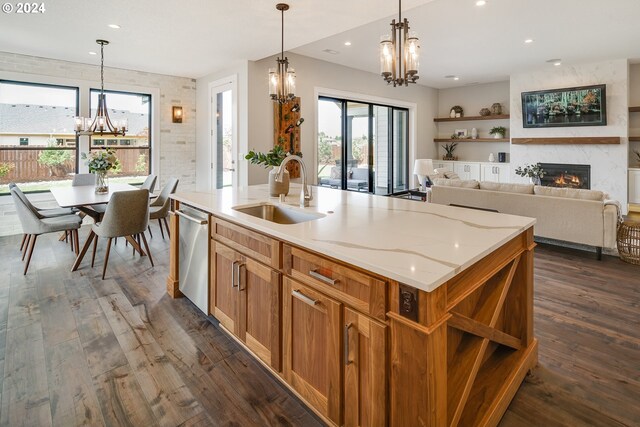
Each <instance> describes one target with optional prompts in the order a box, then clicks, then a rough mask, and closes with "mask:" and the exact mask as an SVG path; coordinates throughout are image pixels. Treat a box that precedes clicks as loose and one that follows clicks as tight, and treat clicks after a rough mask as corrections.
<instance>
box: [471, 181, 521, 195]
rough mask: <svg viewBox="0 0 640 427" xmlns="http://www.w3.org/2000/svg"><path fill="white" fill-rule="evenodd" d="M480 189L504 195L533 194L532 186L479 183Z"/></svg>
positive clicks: (489, 182)
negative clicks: (501, 192) (500, 192)
mask: <svg viewBox="0 0 640 427" xmlns="http://www.w3.org/2000/svg"><path fill="white" fill-rule="evenodd" d="M480 189H481V190H490V191H503V192H505V193H519V194H533V184H505V183H500V182H491V181H481V182H480Z"/></svg>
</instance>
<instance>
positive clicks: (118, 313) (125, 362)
mask: <svg viewBox="0 0 640 427" xmlns="http://www.w3.org/2000/svg"><path fill="white" fill-rule="evenodd" d="M157 231H158V230H154V236H155V237H154V238H153V239H150V241H149V243H150V245H151V251H152V253H153V256H154V260H155V261H156V266H155V268H151V267H150V264H149V261H148V260H146V259H144V258H143V259H140V257H138V256H137V255H136V256H132V254H131V248H129V247H126V246H125V245H124V242H122V241H120V242H119V243H118V244H117V245H115V246H113V247H112V252H111V260H110V262H109V269H108V270H107V278H106V280H104V281H103V280H100V276H101V271H102V265H101V262H102V255H103V254H104V242H100V243H101V244H100V245H99V247H98V251H99V252H100V254H98V256H97V257H96V266H95V267H94V268H93V269H92V268H90V267H89V266H90V261H89V260H85V261H84V262H83V264H82V265H81V267H80V269H79V270H78V271H77V272H75V273H71V272H70V269H71V265H72V263H73V261H74V255H73V253H72V252H71V251H70V250H69V249H68V246H65V245H64V243H61V242H58V241H57V238H56V236H53V235H49V236H42V237H41V239H42V241H40V239H39V241H38V247H37V248H36V250H35V252H34V256H33V260H32V261H31V262H32V265H31V267H30V271H29V273H28V274H27V275H26V276H23V275H22V267H23V264H22V262H21V260H20V252H19V250H18V248H19V246H20V236H11V237H3V238H0V259H1V260H2V262H3V266H4V267H5V268H4V271H3V274H2V275H0V393H1V395H0V401H1V405H0V425H2V426H5V425H11V426H14V425H37V426H41V425H44V426H46V425H60V426H73V425H131V426H150V425H163V426H165V425H166V426H178V425H184V426H200V425H201V426H222V425H224V426H263V425H292V426H313V425H321V423H320V422H319V421H318V420H317V419H316V418H315V417H314V416H313V415H312V414H311V412H310V411H309V410H307V409H306V408H305V407H304V406H303V405H302V404H301V403H300V402H299V401H298V400H297V399H296V398H295V397H293V396H292V395H291V394H290V393H289V392H288V391H286V390H285V389H284V387H283V386H281V385H280V384H279V383H278V381H277V380H275V379H273V378H272V377H271V376H270V374H268V373H267V372H266V371H265V370H264V369H263V368H262V367H261V366H259V365H258V364H257V363H256V362H254V361H253V360H252V358H251V357H250V356H249V355H248V354H247V353H245V351H244V350H242V349H240V347H239V346H238V345H237V344H236V343H235V342H233V341H232V340H231V339H229V338H228V337H227V336H226V335H225V334H224V333H223V332H221V331H220V330H219V329H218V328H217V327H216V326H215V325H214V324H212V323H210V322H209V321H208V320H207V319H205V318H204V316H202V314H200V313H199V312H198V311H197V309H196V308H195V307H194V306H193V305H192V304H191V303H190V302H189V301H188V300H186V299H177V300H173V299H171V298H169V297H168V296H167V295H166V293H165V285H164V284H165V279H166V276H167V261H168V252H167V251H168V241H166V240H164V241H163V240H162V239H161V238H160V233H159V232H157ZM87 234H88V230H86V229H83V230H81V232H80V236H81V237H80V238H81V242H80V243H83V242H84V239H85V238H86V236H87ZM535 274H536V282H535V293H536V295H535V312H534V313H535V321H536V324H535V329H536V336H537V337H538V339H539V340H540V364H539V366H538V367H537V368H536V369H535V370H534V371H533V373H532V374H531V375H530V376H528V377H527V379H526V380H525V383H524V384H523V385H522V387H521V388H520V390H519V391H518V394H517V395H516V397H515V399H514V400H513V402H512V404H511V406H510V407H509V410H508V411H507V413H506V414H505V416H504V418H503V420H502V422H501V423H500V426H501V427H512V426H513V427H515V426H518V427H520V426H523V427H527V426H623V425H626V426H637V425H640V405H638V402H640V328H639V327H638V321H639V317H640V316H639V310H640V266H633V265H630V264H626V263H623V262H621V261H620V260H618V259H617V258H614V257H608V256H605V257H604V260H603V261H601V262H598V261H596V260H595V256H594V255H593V254H588V253H584V252H578V251H570V250H566V249H561V248H556V247H551V246H543V245H540V246H538V247H537V248H536V270H535Z"/></svg>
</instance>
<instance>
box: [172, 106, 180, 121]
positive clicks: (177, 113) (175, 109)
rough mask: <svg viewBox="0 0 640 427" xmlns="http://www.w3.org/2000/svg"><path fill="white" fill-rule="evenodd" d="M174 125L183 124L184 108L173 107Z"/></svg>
mask: <svg viewBox="0 0 640 427" xmlns="http://www.w3.org/2000/svg"><path fill="white" fill-rule="evenodd" d="M172 120H173V123H182V107H175V106H174V107H172Z"/></svg>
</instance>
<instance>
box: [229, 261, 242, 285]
mask: <svg viewBox="0 0 640 427" xmlns="http://www.w3.org/2000/svg"><path fill="white" fill-rule="evenodd" d="M239 262H240V261H233V263H232V264H231V287H232V288H235V287H236V282H237V280H238V276H237V275H236V274H237V273H236V266H237V265H238V263H239Z"/></svg>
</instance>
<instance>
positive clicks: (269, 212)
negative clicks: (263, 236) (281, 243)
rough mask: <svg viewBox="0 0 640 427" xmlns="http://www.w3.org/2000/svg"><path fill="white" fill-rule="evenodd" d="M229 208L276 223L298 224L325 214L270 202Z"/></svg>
mask: <svg viewBox="0 0 640 427" xmlns="http://www.w3.org/2000/svg"><path fill="white" fill-rule="evenodd" d="M231 209H233V210H235V211H238V212H241V213H243V214H247V215H251V216H253V217H256V218H260V219H264V220H267V221H270V222H274V223H276V224H299V223H301V222H307V221H313V220H315V219H320V218H323V217H324V216H325V215H323V214H319V213H315V212H313V213H312V212H303V211H300V210H297V209H293V208H290V207H282V206H278V205H273V204H271V203H259V204H254V205H244V206H234V207H232V208H231Z"/></svg>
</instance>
